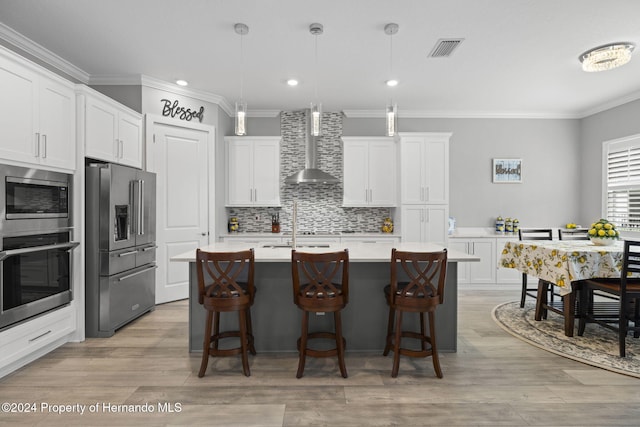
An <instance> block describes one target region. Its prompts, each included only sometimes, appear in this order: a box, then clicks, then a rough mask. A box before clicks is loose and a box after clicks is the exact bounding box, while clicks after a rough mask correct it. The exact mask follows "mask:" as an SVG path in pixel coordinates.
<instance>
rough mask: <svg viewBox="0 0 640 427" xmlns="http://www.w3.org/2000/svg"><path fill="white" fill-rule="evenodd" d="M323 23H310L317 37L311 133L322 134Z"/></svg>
mask: <svg viewBox="0 0 640 427" xmlns="http://www.w3.org/2000/svg"><path fill="white" fill-rule="evenodd" d="M323 31H324V30H323V27H322V24H318V23H314V24H311V25H309V32H310V33H311V35H312V36H314V38H315V61H316V66H315V67H314V70H315V73H316V75H315V80H316V88H315V99H314V100H313V101H312V102H311V135H313V136H320V135H321V133H322V104H321V103H320V101H319V100H318V36H319V35H321V34H322V33H323Z"/></svg>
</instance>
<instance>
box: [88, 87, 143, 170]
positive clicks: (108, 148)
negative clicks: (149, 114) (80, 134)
mask: <svg viewBox="0 0 640 427" xmlns="http://www.w3.org/2000/svg"><path fill="white" fill-rule="evenodd" d="M78 97H79V101H78V106H79V108H78V109H79V110H80V112H81V114H79V117H84V124H85V126H84V145H85V156H86V157H90V158H93V159H98V160H104V161H107V162H114V163H120V164H123V165H128V166H133V167H137V168H141V167H142V115H141V114H138V113H136V112H135V111H133V110H130V109H129V108H127V107H125V106H123V105H122V104H120V103H118V102H116V101H114V100H112V99H111V98H109V97H107V96H105V95H103V94H101V93H99V92H96V91H95V90H93V89H90V88H87V87H81V89H80V90H79V92H78Z"/></svg>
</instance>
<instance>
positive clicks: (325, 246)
mask: <svg viewBox="0 0 640 427" xmlns="http://www.w3.org/2000/svg"><path fill="white" fill-rule="evenodd" d="M262 247H263V248H271V249H277V248H291V245H288V244H285V243H275V244H271V245H262ZM329 247H330V245H328V244H322V243H318V244H313V243H310V244H308V245H296V248H329Z"/></svg>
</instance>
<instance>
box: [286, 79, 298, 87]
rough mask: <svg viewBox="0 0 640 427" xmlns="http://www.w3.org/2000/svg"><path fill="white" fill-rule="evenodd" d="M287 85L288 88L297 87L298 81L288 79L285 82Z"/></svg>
mask: <svg viewBox="0 0 640 427" xmlns="http://www.w3.org/2000/svg"><path fill="white" fill-rule="evenodd" d="M287 84H288V85H289V86H298V81H297V80H296V79H289V80H287Z"/></svg>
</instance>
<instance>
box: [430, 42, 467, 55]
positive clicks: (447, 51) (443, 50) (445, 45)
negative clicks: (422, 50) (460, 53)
mask: <svg viewBox="0 0 640 427" xmlns="http://www.w3.org/2000/svg"><path fill="white" fill-rule="evenodd" d="M463 40H464V39H440V40H438V41H437V42H436V45H435V46H434V47H433V49H431V52H430V53H429V57H430V58H446V57H448V56H451V54H452V53H453V51H454V50H455V48H457V47H458V46H459V45H460V43H462V41H463Z"/></svg>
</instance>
